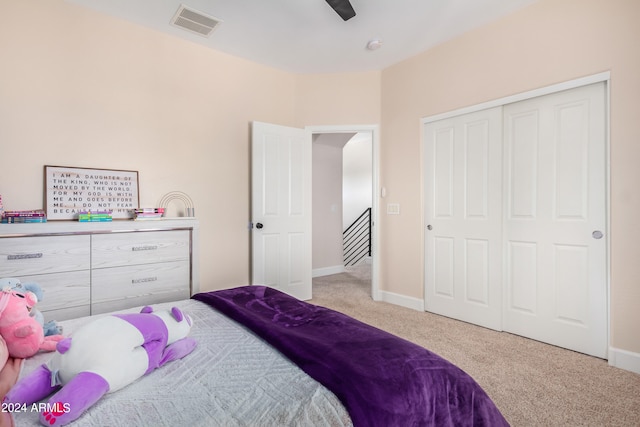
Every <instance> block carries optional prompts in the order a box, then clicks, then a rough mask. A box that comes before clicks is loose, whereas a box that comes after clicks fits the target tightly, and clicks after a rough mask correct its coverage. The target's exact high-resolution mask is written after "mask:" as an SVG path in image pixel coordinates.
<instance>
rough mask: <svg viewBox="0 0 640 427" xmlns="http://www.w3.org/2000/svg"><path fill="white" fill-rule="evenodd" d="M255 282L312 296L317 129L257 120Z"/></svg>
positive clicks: (253, 182) (254, 140) (254, 146)
mask: <svg viewBox="0 0 640 427" xmlns="http://www.w3.org/2000/svg"><path fill="white" fill-rule="evenodd" d="M251 140H252V155H251V164H252V166H251V173H252V178H251V206H252V207H251V211H252V223H253V228H252V233H251V234H252V239H251V243H252V283H253V284H255V285H266V286H270V287H273V288H277V289H279V290H281V291H283V292H286V293H288V294H290V295H292V296H294V297H296V298H298V299H302V300H307V299H311V195H312V193H311V133H310V132H309V131H306V130H304V129H296V128H288V127H283V126H277V125H272V124H268V123H259V122H253V123H252V137H251Z"/></svg>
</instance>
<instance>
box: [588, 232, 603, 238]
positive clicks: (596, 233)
mask: <svg viewBox="0 0 640 427" xmlns="http://www.w3.org/2000/svg"><path fill="white" fill-rule="evenodd" d="M591 236H592V237H593V238H594V239H602V236H604V234H602V231H600V230H596V231H594V232H593V233H591Z"/></svg>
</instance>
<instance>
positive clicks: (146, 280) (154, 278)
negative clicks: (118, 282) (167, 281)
mask: <svg viewBox="0 0 640 427" xmlns="http://www.w3.org/2000/svg"><path fill="white" fill-rule="evenodd" d="M156 280H158V277H157V276H153V277H143V278H142V279H132V280H131V284H132V285H137V284H138V283H147V282H155V281H156Z"/></svg>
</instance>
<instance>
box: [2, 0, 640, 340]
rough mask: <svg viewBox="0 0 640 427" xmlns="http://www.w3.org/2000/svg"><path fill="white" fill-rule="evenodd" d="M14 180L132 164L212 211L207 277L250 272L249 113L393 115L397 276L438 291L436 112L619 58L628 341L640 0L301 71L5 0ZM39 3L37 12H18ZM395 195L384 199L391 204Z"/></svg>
mask: <svg viewBox="0 0 640 427" xmlns="http://www.w3.org/2000/svg"><path fill="white" fill-rule="evenodd" d="M0 5H2V10H3V15H4V16H5V17H13V18H12V19H5V20H4V21H3V23H2V25H0V58H2V62H1V65H0V146H1V147H0V194H2V196H3V200H4V203H5V207H6V208H7V209H30V208H36V207H41V206H42V197H43V192H42V187H43V185H42V179H43V178H42V167H43V165H45V164H53V165H68V166H86V167H96V168H100V167H103V168H114V169H133V170H138V171H139V172H140V190H141V204H142V205H144V206H154V205H155V204H157V202H158V200H159V199H160V197H161V196H162V195H163V194H165V193H167V192H169V191H173V190H180V191H185V192H186V193H188V194H189V195H190V196H191V197H192V198H193V199H194V202H195V207H196V214H197V216H198V217H199V219H200V221H201V254H202V255H201V262H200V265H201V274H200V276H201V282H202V288H203V290H207V289H218V288H222V287H227V286H233V285H242V284H245V283H247V281H248V275H249V268H248V266H249V243H248V240H249V233H248V231H247V227H246V226H247V222H248V220H249V123H250V122H251V121H252V120H259V121H265V122H272V123H277V124H282V125H289V126H320V125H363V124H377V123H380V124H381V131H382V135H381V136H382V137H381V147H380V163H381V182H380V184H381V185H382V186H385V187H386V189H387V197H386V198H385V199H384V200H383V201H382V202H383V204H386V203H394V202H395V203H400V205H401V215H393V216H386V215H381V218H380V220H381V221H380V222H381V224H380V233H381V244H380V252H381V253H380V255H381V266H380V267H381V276H380V285H381V288H382V289H383V290H387V291H390V292H394V293H397V294H401V295H405V296H408V297H413V298H422V294H423V278H422V276H423V271H422V270H423V250H422V233H421V230H422V225H423V224H422V201H421V196H422V189H421V184H420V182H421V163H420V149H421V148H420V147H421V143H420V119H421V118H422V117H426V116H429V115H432V114H436V113H441V112H445V111H449V110H452V109H455V108H459V107H463V106H467V105H472V104H476V103H479V102H483V101H487V100H491V99H496V98H499V97H503V96H506V95H510V94H513V93H518V92H522V91H527V90H530V89H533V88H537V87H541V86H545V85H549V84H552V83H557V82H561V81H566V80H570V79H574V78H577V77H580V76H584V75H589V74H595V73H598V72H601V71H606V70H610V71H611V103H612V105H611V223H612V230H611V247H612V251H611V297H612V301H611V320H612V325H611V330H612V345H614V346H615V347H618V348H621V349H625V350H628V351H632V352H640V337H639V336H638V334H637V332H636V330H635V328H636V325H638V324H640V315H639V314H638V310H637V307H638V306H639V305H640V304H639V303H640V284H639V283H638V278H639V277H640V263H638V261H637V253H638V251H637V248H636V242H638V241H640V239H639V238H640V231H638V228H637V227H636V224H635V223H636V218H635V216H636V213H637V212H638V211H639V210H640V192H638V191H637V183H638V182H640V168H638V167H637V160H638V159H639V158H640V156H639V154H640V144H638V143H637V142H638V141H640V128H639V127H638V126H637V125H636V123H635V122H636V121H637V116H638V114H637V108H636V106H635V101H636V99H638V98H639V95H640V79H638V76H639V75H640V55H639V54H638V48H637V46H636V44H637V41H638V40H640V26H638V25H637V22H636V20H637V18H638V16H640V2H638V1H636V0H610V1H606V2H605V1H602V0H540V2H539V3H537V4H535V5H533V6H531V7H528V8H526V9H524V10H522V11H521V12H518V13H516V14H514V15H512V16H510V17H507V18H505V19H502V20H501V21H499V22H497V23H494V24H492V25H488V26H486V27H483V28H481V29H478V30H476V31H473V32H470V33H468V34H466V35H464V36H462V37H459V38H457V39H455V40H452V41H450V42H449V43H446V44H444V45H442V46H440V47H437V48H435V49H432V50H430V51H428V52H425V53H424V54H421V55H419V56H416V57H414V58H412V59H410V60H407V61H405V62H403V63H400V64H397V65H396V66H393V67H390V68H388V69H386V70H384V71H383V72H378V71H372V72H366V73H346V74H328V75H292V74H288V73H285V72H282V71H277V70H274V69H271V68H267V67H263V66H260V65H257V64H254V63H251V62H248V61H244V60H240V59H237V58H233V57H230V56H228V55H224V54H221V53H217V52H212V51H210V50H206V49H204V48H203V47H201V46H198V45H195V44H192V43H189V42H186V41H182V40H179V39H176V38H173V37H170V36H166V35H163V34H160V33H157V32H154V31H152V30H148V29H145V28H142V27H138V26H135V25H132V24H129V23H127V22H124V21H120V20H117V19H114V18H110V17H107V16H104V15H100V14H98V13H94V12H91V11H88V10H85V9H83V8H80V7H78V6H75V5H70V4H68V3H66V2H64V1H63V0H49V1H46V2H44V1H39V0H0ZM22 16H24V17H28V25H25V24H24V22H23V21H20V20H19V19H14V18H15V17H22ZM380 211H381V212H385V209H384V206H381V209H380Z"/></svg>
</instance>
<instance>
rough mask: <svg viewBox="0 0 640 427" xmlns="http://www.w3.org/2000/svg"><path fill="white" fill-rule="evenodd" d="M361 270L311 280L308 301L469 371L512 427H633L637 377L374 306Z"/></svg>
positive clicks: (579, 357) (638, 410)
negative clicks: (386, 332)
mask: <svg viewBox="0 0 640 427" xmlns="http://www.w3.org/2000/svg"><path fill="white" fill-rule="evenodd" d="M370 288H371V285H370V276H369V270H368V269H367V268H366V267H365V268H354V269H352V270H350V271H349V272H347V273H342V274H336V275H332V276H324V277H319V278H315V279H313V299H312V300H311V301H310V302H311V303H313V304H317V305H322V306H325V307H329V308H332V309H334V310H338V311H341V312H343V313H345V314H348V315H350V316H352V317H355V318H356V319H359V320H361V321H363V322H366V323H369V324H370V325H373V326H376V327H378V328H381V329H384V330H386V331H388V332H391V333H393V334H396V335H398V336H401V337H403V338H405V339H408V340H410V341H412V342H414V343H417V344H419V345H421V346H423V347H425V348H427V349H429V350H431V351H433V352H435V353H437V354H439V355H440V356H442V357H444V358H446V359H447V360H449V361H450V362H452V363H454V364H456V365H457V366H459V367H460V368H462V369H463V370H464V371H466V372H467V373H469V374H470V375H471V376H472V377H473V378H475V380H476V381H477V382H478V383H479V384H480V385H481V386H482V388H484V390H485V391H486V392H487V393H488V394H489V396H491V398H492V399H493V400H494V402H495V403H496V405H497V406H498V407H499V408H500V410H501V411H502V413H503V415H504V416H505V418H507V420H508V421H509V422H510V423H511V425H512V426H625V427H626V426H629V427H634V426H640V375H638V374H634V373H632V372H628V371H624V370H621V369H618V368H613V367H611V366H609V365H608V364H607V362H606V361H605V360H602V359H598V358H594V357H591V356H586V355H583V354H580V353H576V352H573V351H569V350H564V349H561V348H558V347H554V346H551V345H547V344H543V343H540V342H537V341H533V340H530V339H526V338H522V337H519V336H516V335H511V334H508V333H504V332H495V331H492V330H489V329H485V328H482V327H478V326H474V325H471V324H468V323H465V322H460V321H457V320H453V319H449V318H447V317H442V316H438V315H434V314H431V313H423V312H419V311H414V310H411V309H406V308H402V307H398V306H395V305H392V304H388V303H383V302H374V301H373V300H372V299H371V297H370Z"/></svg>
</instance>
